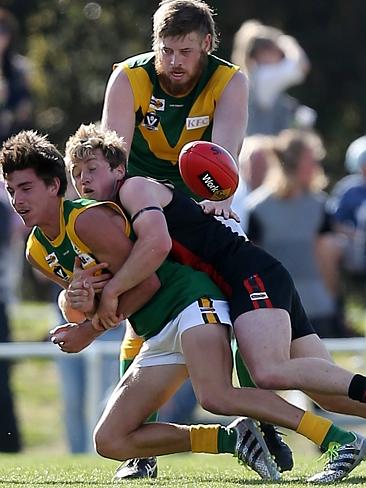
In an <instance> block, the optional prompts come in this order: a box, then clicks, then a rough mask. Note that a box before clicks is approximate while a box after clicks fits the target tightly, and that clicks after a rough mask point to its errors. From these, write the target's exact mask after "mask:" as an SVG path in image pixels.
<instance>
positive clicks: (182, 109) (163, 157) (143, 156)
mask: <svg viewBox="0 0 366 488" xmlns="http://www.w3.org/2000/svg"><path fill="white" fill-rule="evenodd" d="M154 63H155V55H154V53H146V54H140V55H138V56H135V57H133V58H130V59H128V60H126V61H124V62H123V63H120V64H117V65H116V67H115V68H116V69H121V70H123V71H124V72H125V73H126V75H127V77H128V79H129V81H130V84H131V88H132V91H133V95H134V110H135V132H134V137H133V141H132V146H131V152H130V156H129V160H128V173H129V175H131V176H137V175H138V176H150V177H152V178H156V179H169V180H170V181H171V182H172V183H174V185H175V186H176V187H178V188H181V189H182V190H183V191H185V192H186V193H188V194H189V195H190V196H193V194H191V193H190V192H189V190H188V188H187V187H186V186H185V184H184V183H183V181H182V178H181V176H180V174H179V169H178V164H177V162H178V155H179V152H180V150H181V149H182V147H183V146H184V144H186V143H187V142H191V141H195V140H206V141H210V140H211V134H212V124H213V117H214V112H215V108H216V104H217V102H218V100H219V99H220V97H221V94H222V92H223V90H224V89H225V87H226V85H227V84H228V83H229V81H230V80H231V78H232V77H233V76H234V74H235V73H236V72H237V71H238V69H239V67H238V66H234V65H233V64H231V63H228V62H226V61H223V60H222V59H219V58H217V57H216V56H213V55H209V56H208V63H207V66H206V68H205V70H204V72H203V75H202V76H201V78H200V80H199V82H198V83H197V85H196V87H195V88H194V89H193V90H192V91H191V92H190V93H189V94H188V95H186V96H184V97H173V96H170V95H168V94H167V93H165V92H164V91H163V90H162V88H161V87H160V84H159V81H158V76H157V73H156V71H155V64H154Z"/></svg>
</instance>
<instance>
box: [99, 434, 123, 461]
mask: <svg viewBox="0 0 366 488" xmlns="http://www.w3.org/2000/svg"><path fill="white" fill-rule="evenodd" d="M126 446H127V443H125V442H124V440H123V436H121V435H119V436H118V438H117V437H115V436H113V435H112V434H111V432H107V431H106V430H104V429H96V430H95V432H94V447H95V451H96V452H97V453H98V454H99V455H100V456H102V457H105V458H108V459H120V460H121V461H122V460H124V459H128V457H129V456H128V452H127V451H126V450H125V449H124V447H126Z"/></svg>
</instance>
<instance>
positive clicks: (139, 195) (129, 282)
mask: <svg viewBox="0 0 366 488" xmlns="http://www.w3.org/2000/svg"><path fill="white" fill-rule="evenodd" d="M119 197H120V200H121V203H122V205H123V207H124V208H125V209H126V210H127V211H128V212H129V214H130V215H131V216H132V220H133V229H134V232H135V234H136V236H137V240H136V242H135V243H134V245H133V248H132V250H131V253H130V254H129V256H128V258H127V259H126V262H125V263H124V265H123V266H122V268H121V269H120V270H119V271H117V273H115V274H114V276H113V278H112V279H111V280H110V281H109V282H108V284H107V285H106V286H105V288H104V290H103V293H102V297H101V305H103V310H105V311H106V310H107V307H108V302H109V299H110V298H111V297H114V296H119V295H121V294H122V293H125V292H126V291H127V290H129V289H131V288H133V287H134V286H136V285H138V284H139V283H141V282H142V281H144V280H145V279H146V278H148V277H149V276H150V275H152V274H153V273H154V272H155V271H156V270H157V269H158V268H159V266H160V265H161V264H162V263H163V261H164V259H165V258H166V257H167V255H168V254H169V252H170V249H171V245H172V242H171V238H170V235H169V231H168V227H167V223H166V220H165V216H164V213H163V210H162V208H163V207H164V206H165V205H166V204H167V203H168V202H169V201H170V200H171V197H172V193H171V191H170V190H169V189H168V188H166V187H165V186H164V185H161V184H160V183H157V182H154V181H150V180H147V179H146V178H142V177H138V176H137V177H134V178H131V179H129V180H127V181H126V182H125V183H124V184H123V186H122V187H121V189H120V192H119ZM98 313H99V310H98Z"/></svg>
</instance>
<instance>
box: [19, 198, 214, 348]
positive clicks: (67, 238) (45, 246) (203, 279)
mask: <svg viewBox="0 0 366 488" xmlns="http://www.w3.org/2000/svg"><path fill="white" fill-rule="evenodd" d="M97 205H107V206H108V207H111V208H113V209H114V210H115V211H116V212H117V213H119V214H121V216H123V217H124V219H125V222H126V225H125V230H124V233H125V234H126V235H127V236H128V237H129V238H131V239H133V240H134V236H133V235H132V231H131V226H130V224H129V221H128V220H127V218H126V216H125V214H124V213H123V211H122V210H121V209H120V208H119V207H118V205H116V204H115V203H113V202H95V201H93V200H84V199H80V200H74V201H69V200H62V204H61V207H60V234H59V235H58V236H57V237H56V238H55V239H54V240H52V241H51V240H49V239H48V238H47V237H46V236H45V234H44V233H43V232H42V231H41V230H40V229H39V228H38V227H35V228H34V229H33V230H32V232H31V234H30V236H29V238H28V241H27V248H26V252H27V255H28V256H30V257H31V258H32V259H33V261H35V262H36V263H37V264H38V266H39V267H40V268H41V269H43V270H44V271H45V272H46V273H48V274H49V273H54V274H55V275H56V276H57V277H58V278H61V279H62V280H63V281H65V282H66V283H68V282H69V281H70V280H71V278H72V273H73V267H74V261H75V257H76V256H78V257H79V258H80V261H81V265H82V267H83V268H84V269H86V268H88V267H90V266H92V265H94V264H96V263H97V260H96V258H95V256H93V253H92V251H91V249H89V248H88V246H86V244H85V243H84V242H82V240H81V239H80V238H79V236H78V235H77V234H76V232H75V221H76V219H77V217H78V216H79V215H80V214H81V213H82V212H84V211H85V210H87V209H88V208H91V207H95V206H97ZM121 232H122V229H121ZM157 274H158V277H159V279H160V282H161V287H160V289H159V290H158V291H157V293H156V294H155V295H154V296H153V298H152V299H151V300H150V301H149V302H148V303H147V304H146V305H145V306H144V307H142V308H141V309H140V310H139V311H138V312H136V313H135V314H133V315H132V316H131V317H130V318H129V320H130V322H131V324H132V326H133V328H134V330H135V331H136V333H137V334H138V335H140V336H142V337H144V338H145V339H148V338H149V337H152V336H154V335H156V334H157V333H158V332H160V330H162V329H163V328H164V326H165V325H166V323H167V322H168V321H169V320H172V319H173V318H174V317H176V316H177V315H178V314H179V313H180V312H181V311H182V310H183V309H184V308H185V307H187V306H188V305H189V304H191V303H192V302H194V301H195V300H196V299H199V298H201V297H210V298H214V299H224V297H223V295H222V292H221V291H220V290H219V289H218V288H217V287H216V285H215V284H214V283H213V282H212V281H211V280H210V278H209V277H208V275H206V274H205V273H201V272H199V271H194V270H193V269H191V268H190V267H188V266H184V265H181V264H178V263H174V262H170V261H165V262H164V264H163V265H162V266H161V267H160V268H159V269H158V271H157Z"/></svg>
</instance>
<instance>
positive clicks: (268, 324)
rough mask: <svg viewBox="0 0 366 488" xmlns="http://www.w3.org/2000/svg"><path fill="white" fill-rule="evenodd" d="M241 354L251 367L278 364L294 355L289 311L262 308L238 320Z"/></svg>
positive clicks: (243, 315) (236, 324) (245, 314)
mask: <svg viewBox="0 0 366 488" xmlns="http://www.w3.org/2000/svg"><path fill="white" fill-rule="evenodd" d="M234 331H235V337H236V340H237V343H238V347H239V350H240V353H241V355H242V357H243V359H244V361H245V362H246V364H247V366H248V367H249V369H250V370H253V368H254V367H256V366H257V367H258V366H260V365H262V366H263V365H264V366H265V367H267V366H269V365H270V364H276V363H279V362H282V361H285V360H288V359H289V357H290V344H291V323H290V316H289V314H288V312H287V311H286V310H282V309H277V308H259V309H256V310H251V311H250V312H246V313H244V314H242V315H240V316H239V317H238V318H237V319H236V320H235V322H234Z"/></svg>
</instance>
